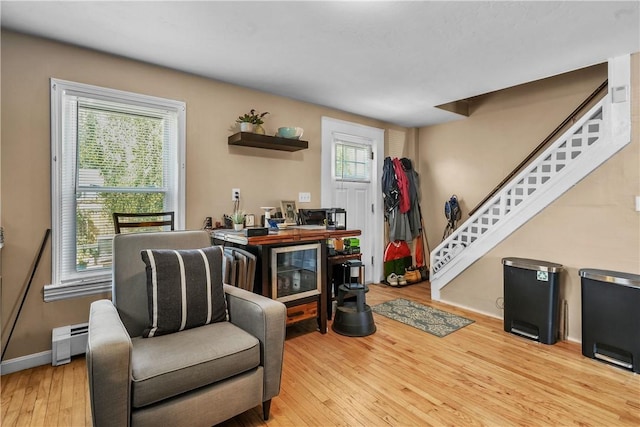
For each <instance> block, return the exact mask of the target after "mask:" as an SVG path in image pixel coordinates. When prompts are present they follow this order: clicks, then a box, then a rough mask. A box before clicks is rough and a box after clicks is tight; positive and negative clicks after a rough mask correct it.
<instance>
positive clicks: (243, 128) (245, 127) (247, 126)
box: [240, 122, 254, 132]
mask: <svg viewBox="0 0 640 427" xmlns="http://www.w3.org/2000/svg"><path fill="white" fill-rule="evenodd" d="M253 128H254V124H253V123H249V122H240V132H253Z"/></svg>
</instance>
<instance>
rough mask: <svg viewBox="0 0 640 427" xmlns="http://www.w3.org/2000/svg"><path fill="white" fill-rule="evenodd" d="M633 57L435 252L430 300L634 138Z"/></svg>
mask: <svg viewBox="0 0 640 427" xmlns="http://www.w3.org/2000/svg"><path fill="white" fill-rule="evenodd" d="M630 98H631V95H630V57H629V56H624V57H619V58H614V59H612V60H610V61H609V91H608V94H607V95H606V96H605V97H604V98H603V99H602V100H601V101H600V102H598V103H597V104H596V105H594V106H593V107H592V108H591V109H590V110H589V111H588V112H587V113H585V114H584V115H583V116H582V117H581V118H580V119H579V120H578V121H577V122H576V123H574V124H573V125H572V126H571V127H570V128H569V129H568V130H567V131H565V132H564V133H563V134H562V135H560V136H559V137H558V138H557V139H556V140H555V141H554V142H553V143H552V144H551V145H550V146H549V147H548V148H547V149H545V150H544V151H543V152H542V153H541V154H540V155H539V156H538V157H537V158H535V159H534V160H533V161H532V162H530V163H529V164H528V165H527V166H525V167H524V168H523V169H522V171H521V172H520V173H518V174H517V175H515V176H514V178H513V179H511V180H510V181H509V182H507V183H506V184H505V185H504V186H503V187H502V188H501V189H500V190H499V191H497V192H496V193H495V195H494V196H493V197H491V198H490V199H488V200H487V201H486V202H485V203H484V204H483V205H482V206H481V207H480V208H479V209H477V210H476V211H475V213H474V214H473V215H472V216H471V217H469V219H468V220H466V221H465V222H464V223H463V224H462V225H461V226H459V227H458V228H457V229H456V230H455V231H454V232H453V233H452V234H451V235H450V236H449V237H448V238H447V239H445V240H444V241H443V242H442V243H441V244H440V245H438V246H437V247H436V248H435V249H434V250H433V251H432V252H431V274H430V280H431V298H432V299H434V300H439V299H440V290H441V289H442V288H443V287H444V286H446V285H447V284H448V283H449V282H451V281H452V280H453V279H454V278H455V277H456V276H457V275H459V274H460V273H462V272H463V271H464V270H465V269H466V268H467V267H469V266H470V265H471V264H473V263H474V262H475V261H476V260H478V259H479V258H481V257H482V256H483V255H484V254H486V253H487V252H489V251H490V250H491V249H492V248H494V247H495V246H496V245H497V244H498V243H500V242H501V241H502V240H503V239H505V238H506V237H507V236H509V235H510V234H511V233H513V232H514V231H515V230H517V229H518V228H519V227H520V226H522V225H523V224H524V223H526V222H527V221H529V220H530V219H531V218H533V217H534V216H535V215H536V214H537V213H538V212H540V211H541V210H542V209H544V208H545V207H546V206H548V205H549V204H550V203H551V202H553V201H554V200H555V199H557V198H558V197H560V195H562V194H563V193H564V192H565V191H567V190H569V189H570V188H571V187H573V186H574V185H575V184H577V183H578V182H579V181H580V180H581V179H583V178H584V177H585V176H587V175H588V174H589V173H591V172H592V171H593V170H594V169H596V168H597V167H598V166H600V165H601V164H602V163H604V162H605V161H606V160H607V159H608V158H610V157H611V156H613V155H614V154H615V153H616V152H618V151H619V150H620V149H621V148H623V147H624V146H626V145H627V144H628V143H629V142H631V99H630Z"/></svg>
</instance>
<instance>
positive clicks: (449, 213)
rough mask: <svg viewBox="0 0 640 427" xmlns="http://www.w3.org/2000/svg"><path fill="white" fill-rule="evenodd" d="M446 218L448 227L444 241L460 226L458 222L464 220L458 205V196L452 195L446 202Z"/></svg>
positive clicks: (445, 230) (443, 236) (443, 237)
mask: <svg viewBox="0 0 640 427" xmlns="http://www.w3.org/2000/svg"><path fill="white" fill-rule="evenodd" d="M444 216H445V217H446V218H447V226H446V227H445V229H444V234H443V235H442V240H444V239H446V238H447V237H449V235H451V233H452V232H453V230H455V229H456V227H457V226H458V221H459V220H460V218H462V211H461V210H460V204H459V203H458V196H456V195H455V194H454V195H452V196H451V197H450V198H449V200H447V201H446V202H444Z"/></svg>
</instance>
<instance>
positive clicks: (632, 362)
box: [579, 268, 640, 373]
mask: <svg viewBox="0 0 640 427" xmlns="http://www.w3.org/2000/svg"><path fill="white" fill-rule="evenodd" d="M579 274H580V283H581V288H582V354H583V355H585V356H587V357H590V358H592V359H598V360H600V361H603V362H606V363H609V364H612V365H615V366H618V367H620V368H624V369H628V370H631V371H633V372H635V373H640V276H638V275H636V274H629V273H620V272H617V271H608V270H596V269H586V268H585V269H582V270H580V271H579Z"/></svg>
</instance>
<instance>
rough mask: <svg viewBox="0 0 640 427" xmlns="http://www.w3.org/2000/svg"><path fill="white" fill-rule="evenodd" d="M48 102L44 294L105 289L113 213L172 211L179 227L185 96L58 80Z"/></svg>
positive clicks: (55, 295)
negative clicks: (49, 254)
mask: <svg viewBox="0 0 640 427" xmlns="http://www.w3.org/2000/svg"><path fill="white" fill-rule="evenodd" d="M51 103H52V105H51V112H52V121H51V124H52V175H53V176H52V241H53V263H52V282H53V283H52V284H51V285H48V286H46V287H45V300H54V299H59V298H64V297H67V296H77V295H86V294H89V293H95V292H102V291H104V290H105V289H110V286H111V246H112V239H113V235H114V227H113V219H112V214H113V212H127V213H138V212H161V211H174V212H175V215H176V216H175V218H176V223H177V228H184V215H183V213H184V160H183V159H184V123H185V105H184V103H182V102H179V101H172V100H166V99H161V98H154V97H149V96H144V95H137V94H133V93H129V92H122V91H116V90H112V89H105V88H99V87H95V86H89V85H83V84H78V83H72V82H65V81H61V80H57V79H52V80H51Z"/></svg>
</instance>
